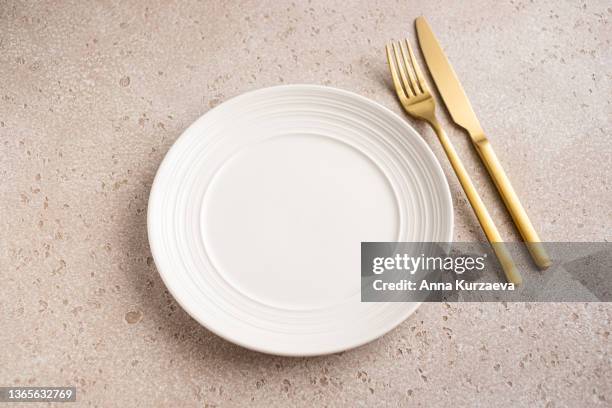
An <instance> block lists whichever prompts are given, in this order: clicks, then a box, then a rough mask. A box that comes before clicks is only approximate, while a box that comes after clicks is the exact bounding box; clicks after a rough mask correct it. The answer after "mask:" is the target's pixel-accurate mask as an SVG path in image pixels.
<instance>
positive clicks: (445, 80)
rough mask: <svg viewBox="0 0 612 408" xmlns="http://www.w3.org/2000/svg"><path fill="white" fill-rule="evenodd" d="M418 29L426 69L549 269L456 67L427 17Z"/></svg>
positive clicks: (418, 23)
mask: <svg viewBox="0 0 612 408" xmlns="http://www.w3.org/2000/svg"><path fill="white" fill-rule="evenodd" d="M416 30H417V36H418V39H419V44H420V45H421V51H423V56H424V57H425V62H426V63H427V68H429V72H430V73H431V76H432V77H433V79H434V82H435V83H436V86H437V87H438V91H439V92H440V95H441V96H442V100H443V101H444V104H445V105H446V108H447V109H448V111H449V113H450V115H451V117H452V119H453V121H454V122H455V123H456V124H457V125H459V126H461V127H462V128H463V129H465V130H466V131H467V132H468V133H469V135H470V138H471V139H472V144H473V145H474V147H475V148H476V151H477V152H478V155H479V156H480V159H481V160H482V162H483V163H484V165H485V167H486V168H487V171H488V172H489V175H490V176H491V178H492V179H493V183H494V184H495V187H496V188H497V191H498V192H499V194H500V195H501V197H502V200H503V201H504V204H505V205H506V208H507V209H508V211H509V212H510V215H511V216H512V219H513V220H514V223H515V224H516V227H517V229H518V230H519V232H520V234H521V236H522V237H523V240H524V241H525V245H526V246H527V249H528V250H529V252H530V253H531V257H532V258H533V260H534V262H535V263H536V265H537V266H538V267H539V268H541V269H546V268H548V267H549V266H550V264H551V261H550V258H549V257H548V254H547V253H546V250H545V249H544V246H543V245H542V242H541V241H540V238H539V236H538V234H537V232H536V230H535V228H534V227H533V225H532V224H531V221H530V220H529V217H528V216H527V212H526V211H525V209H524V208H523V206H522V205H521V202H520V201H519V199H518V196H517V195H516V192H515V191H514V189H513V188H512V184H510V180H509V179H508V176H506V173H505V172H504V169H503V168H502V166H501V164H500V162H499V160H498V159H497V156H496V155H495V152H494V151H493V148H492V147H491V144H490V143H489V140H488V139H487V137H486V136H485V134H484V132H483V130H482V127H481V126H480V122H479V121H478V119H477V118H476V114H475V113H474V110H473V109H472V105H471V104H470V101H469V99H468V97H467V95H466V94H465V92H464V90H463V87H462V86H461V83H460V82H459V79H458V78H457V75H456V74H455V71H454V70H453V67H452V66H451V65H450V62H449V61H448V59H447V58H446V55H445V54H444V51H443V50H442V47H441V46H440V44H439V43H438V40H437V39H436V37H435V35H434V33H433V32H432V30H431V28H430V27H429V24H427V21H426V20H425V18H424V17H419V18H417V19H416Z"/></svg>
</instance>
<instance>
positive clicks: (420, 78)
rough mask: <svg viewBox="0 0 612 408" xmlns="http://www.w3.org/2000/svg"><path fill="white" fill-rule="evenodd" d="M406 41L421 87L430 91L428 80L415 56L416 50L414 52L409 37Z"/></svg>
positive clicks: (425, 90)
mask: <svg viewBox="0 0 612 408" xmlns="http://www.w3.org/2000/svg"><path fill="white" fill-rule="evenodd" d="M405 41H406V45H407V46H408V53H410V60H411V61H412V66H413V67H414V72H415V73H416V76H417V80H418V82H419V85H420V87H421V89H422V90H423V92H429V89H428V87H427V82H425V77H424V76H423V73H422V72H421V68H420V67H419V62H418V61H417V59H416V58H415V57H414V52H412V47H411V46H410V42H409V41H408V39H406V40H405Z"/></svg>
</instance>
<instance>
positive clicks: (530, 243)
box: [474, 138, 551, 269]
mask: <svg viewBox="0 0 612 408" xmlns="http://www.w3.org/2000/svg"><path fill="white" fill-rule="evenodd" d="M474 146H475V147H476V151H477V152H478V154H479V156H480V158H481V160H482V162H483V163H484V165H485V167H486V168H487V171H488V172H489V175H490V176H491V178H492V179H493V183H494V184H495V187H496V188H497V191H498V192H499V195H500V196H501V197H502V200H503V201H504V204H505V205H506V208H507V209H508V212H510V215H511V216H512V219H513V220H514V224H515V225H516V228H517V229H518V230H519V232H520V234H521V236H522V237H523V240H524V241H525V245H526V246H527V249H528V250H529V253H530V254H531V257H532V258H533V260H534V262H535V264H536V265H537V266H538V267H539V268H540V269H546V268H548V267H549V266H550V265H551V260H550V257H549V256H548V254H547V253H546V249H545V248H544V246H543V245H542V242H541V241H540V237H539V236H538V233H537V232H536V230H535V228H534V227H533V225H532V224H531V221H530V220H529V217H528V216H527V212H526V211H525V209H524V208H523V206H522V205H521V202H520V201H519V198H518V196H517V195H516V192H515V191H514V188H512V184H510V180H509V179H508V176H506V172H505V171H504V169H503V167H502V166H501V164H500V162H499V160H498V159H497V155H496V154H495V152H494V151H493V147H491V143H489V141H488V140H487V139H486V138H484V140H480V141H478V142H475V143H474Z"/></svg>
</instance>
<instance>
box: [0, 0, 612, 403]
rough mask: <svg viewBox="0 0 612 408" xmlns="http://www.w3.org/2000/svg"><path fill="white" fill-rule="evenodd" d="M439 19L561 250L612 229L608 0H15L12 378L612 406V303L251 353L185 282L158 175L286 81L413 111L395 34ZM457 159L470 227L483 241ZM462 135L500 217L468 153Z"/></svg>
mask: <svg viewBox="0 0 612 408" xmlns="http://www.w3.org/2000/svg"><path fill="white" fill-rule="evenodd" d="M421 14H423V15H425V16H427V17H428V19H429V21H430V23H431V25H432V27H433V28H434V30H435V31H436V33H437V34H438V37H439V39H440V40H441V42H442V43H443V44H444V46H445V48H446V50H447V52H448V55H449V58H450V60H451V61H452V62H453V64H454V66H455V69H456V71H457V72H458V74H459V75H460V77H461V79H462V81H463V84H464V86H465V88H466V90H467V92H468V94H469V96H470V97H471V99H472V102H473V104H474V106H475V109H476V111H477V113H478V114H479V116H480V118H481V121H482V122H483V126H484V128H485V130H486V131H487V133H488V135H489V137H490V139H491V141H492V144H493V146H494V147H495V149H496V151H497V154H498V156H499V157H500V159H501V160H502V162H503V164H504V166H505V168H506V171H507V173H508V174H509V175H510V178H511V179H512V181H513V183H514V186H515V188H516V190H517V191H518V193H519V195H520V197H521V198H522V200H523V203H524V204H525V205H526V207H527V209H528V211H529V214H530V216H531V218H532V220H533V222H534V224H535V225H536V226H537V227H538V229H539V230H540V232H541V235H542V237H543V239H545V240H549V241H554V240H562V241H568V240H580V241H589V240H594V241H602V240H609V239H610V238H611V237H612V236H611V232H612V210H611V205H610V203H611V200H610V199H611V196H612V195H611V192H610V183H611V177H610V176H611V175H612V171H611V170H610V163H611V162H612V148H611V147H610V135H611V124H610V118H611V117H612V110H611V107H610V101H611V98H610V95H611V92H610V90H611V82H610V79H611V77H610V67H611V66H612V60H611V56H612V53H611V47H610V41H611V40H612V32H611V26H610V17H611V14H612V9H611V8H610V3H609V2H608V1H603V0H602V1H567V2H557V1H546V2H544V1H519V0H514V1H496V2H492V1H491V2H486V1H480V0H479V1H470V2H442V1H426V0H422V1H398V2H393V1H387V0H381V1H371V0H368V1H365V0H364V1H314V0H313V1H308V2H307V1H303V2H302V1H284V0H283V1H240V2H238V1H236V2H232V1H228V2H221V1H216V2H213V1H208V2H207V1H176V2H170V1H124V2H111V1H105V2H88V1H61V2H31V3H29V4H28V3H22V2H13V1H7V0H4V1H1V2H0V214H1V222H0V240H1V241H0V278H1V282H2V285H1V289H0V293H1V295H0V385H4V386H6V385H66V386H68V385H76V386H77V387H78V400H79V403H78V405H79V406H98V407H109V406H120V407H126V406H136V405H138V406H177V405H184V406H194V407H195V406H200V407H201V406H207V407H215V406H218V407H226V406H230V407H231V406H246V405H247V404H251V405H252V406H268V407H271V406H289V405H295V406H305V407H306V406H307V407H310V406H368V407H373V406H423V407H430V406H441V405H449V406H450V405H452V406H471V405H479V406H483V407H488V406H501V407H504V406H508V407H510V406H530V407H531V406H546V407H559V406H610V404H611V403H612V382H611V381H610V378H611V376H612V362H611V346H610V330H611V322H610V320H611V315H612V313H611V312H612V308H611V307H610V305H609V304H428V305H424V306H422V307H421V308H420V309H419V310H418V312H417V313H415V314H414V315H413V316H411V317H410V318H409V319H408V320H407V321H406V322H405V323H403V324H402V325H401V326H400V327H398V328H397V329H396V330H394V331H392V332H391V333H389V334H388V335H386V336H384V337H383V338H381V339H379V340H377V341H374V342H372V343H371V344H368V345H366V346H363V347H361V348H358V349H356V350H352V351H348V352H345V353H340V354H336V355H331V356H326V357H319V358H307V359H306V358H299V359H292V358H280V357H274V356H268V355H263V354H258V353H254V352H251V351H248V350H245V349H242V348H240V347H238V346H234V345H232V344H230V343H228V342H226V341H224V340H222V339H220V338H218V337H217V336H215V335H213V334H211V333H210V332H208V331H207V330H205V329H204V328H202V327H200V326H199V325H198V324H197V323H196V322H195V321H193V320H192V319H191V318H190V317H189V316H188V315H187V314H186V313H185V312H183V311H182V309H181V308H180V307H179V306H178V305H177V303H176V302H175V301H174V300H173V299H172V297H171V296H170V295H169V294H168V292H167V291H166V290H165V287H164V285H163V283H162V281H161V279H160V277H159V275H158V274H157V271H156V270H155V266H154V264H153V262H152V259H151V254H150V252H149V248H148V243H147V234H146V206H147V197H148V194H149V189H150V187H151V182H152V180H153V177H154V174H155V171H156V169H157V167H158V165H159V163H160V161H161V160H162V158H163V156H164V154H165V153H166V151H167V150H168V148H169V147H170V146H171V144H172V143H173V141H174V140H176V138H177V137H178V136H179V135H180V134H181V132H182V131H183V130H184V129H185V128H186V126H188V125H189V124H190V123H191V122H192V121H193V120H195V119H196V118H197V117H199V116H200V115H202V114H203V113H205V112H206V111H208V110H209V109H210V108H211V107H213V106H215V105H217V104H219V103H221V102H222V101H224V100H226V99H227V98H230V97H232V96H235V95H238V94H240V93H242V92H245V91H248V90H252V89H256V88H260V87H264V86H270V85H276V84H288V83H315V84H325V85H331V86H336V87H340V88H344V89H348V90H351V91H354V92H357V93H360V94H362V95H365V96H367V97H370V98H372V99H374V100H376V101H378V102H380V103H382V104H383V105H385V106H387V107H389V108H391V109H393V110H394V111H396V112H398V113H399V112H400V108H399V105H398V103H397V102H396V100H395V98H394V95H393V94H392V93H391V92H390V91H389V78H388V73H387V67H386V65H385V64H386V62H385V57H384V53H383V45H384V43H385V41H387V40H389V39H393V38H395V39H397V38H401V37H404V36H410V37H411V38H413V36H414V32H413V27H412V21H413V19H414V18H415V17H417V16H419V15H421ZM414 126H415V127H416V128H417V129H418V130H419V131H421V132H422V133H423V134H424V137H425V139H426V140H427V141H428V143H429V144H430V146H431V147H432V149H433V151H434V153H435V154H436V155H437V157H438V158H440V159H441V162H442V164H443V166H444V170H445V172H446V174H447V175H448V176H449V180H450V184H451V189H452V192H453V198H454V202H455V215H456V218H455V220H456V227H455V231H456V232H455V239H456V240H463V241H473V240H482V239H484V237H483V235H482V233H481V232H480V230H479V228H478V225H477V222H476V220H475V218H474V217H473V215H472V214H471V210H470V208H469V207H468V205H467V202H466V200H465V198H464V196H463V194H462V192H461V190H460V187H459V185H458V183H457V182H456V179H455V178H454V176H453V175H452V172H451V170H450V167H449V165H448V163H447V162H446V161H445V160H444V156H443V153H442V150H441V148H440V147H439V146H438V144H437V142H436V140H435V138H434V136H433V134H432V132H431V131H430V130H429V129H426V128H425V127H424V126H423V125H421V124H414ZM447 129H448V130H449V133H450V136H451V138H452V140H453V141H454V142H455V143H456V145H457V148H458V150H459V152H460V154H461V156H462V157H463V158H464V160H465V163H466V165H467V167H468V169H469V171H470V173H471V175H472V176H473V178H474V180H475V182H476V183H477V186H478V188H479V189H480V190H481V192H482V195H483V197H484V200H485V202H486V203H487V204H488V205H489V206H490V209H491V212H492V214H493V216H494V218H495V219H496V220H499V223H500V229H501V232H502V235H503V236H504V237H505V238H507V239H508V240H517V239H518V236H517V234H516V232H515V231H514V229H513V227H512V224H511V221H510V219H509V217H508V216H507V214H506V212H505V210H504V208H503V207H502V205H501V202H500V201H499V199H498V198H497V197H496V196H495V194H494V191H493V188H492V186H491V184H490V182H489V180H488V178H487V176H486V174H485V172H484V169H483V167H482V165H481V164H480V162H479V161H478V160H477V157H476V155H475V153H474V151H473V150H472V148H471V146H470V145H469V143H468V141H467V138H466V137H465V136H464V135H463V134H462V133H461V132H459V131H458V130H455V129H452V128H450V126H449V127H447Z"/></svg>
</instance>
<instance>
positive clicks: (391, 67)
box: [385, 44, 406, 100]
mask: <svg viewBox="0 0 612 408" xmlns="http://www.w3.org/2000/svg"><path fill="white" fill-rule="evenodd" d="M385 48H386V50H387V63H388V64H389V70H390V71H391V78H393V86H394V87H395V92H396V93H397V96H398V97H399V99H400V100H403V99H404V98H405V97H406V94H405V93H404V88H403V87H402V82H401V80H400V77H399V74H398V73H397V68H396V66H395V64H396V62H397V61H394V59H393V54H392V51H391V45H389V44H387V45H386V46H385Z"/></svg>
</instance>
